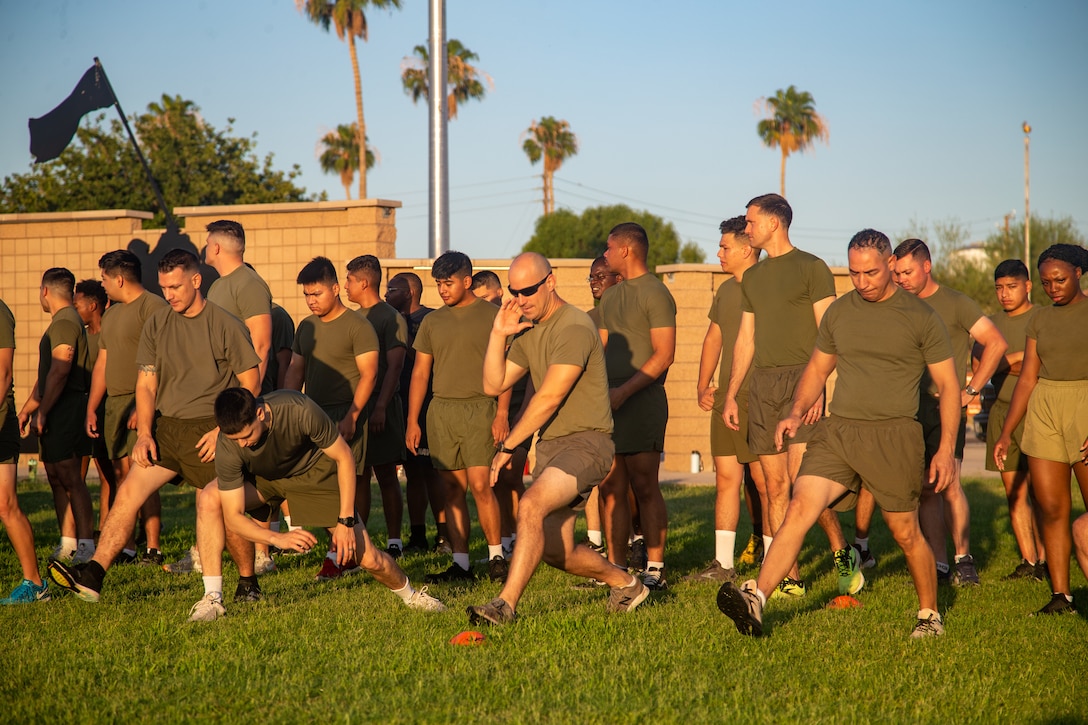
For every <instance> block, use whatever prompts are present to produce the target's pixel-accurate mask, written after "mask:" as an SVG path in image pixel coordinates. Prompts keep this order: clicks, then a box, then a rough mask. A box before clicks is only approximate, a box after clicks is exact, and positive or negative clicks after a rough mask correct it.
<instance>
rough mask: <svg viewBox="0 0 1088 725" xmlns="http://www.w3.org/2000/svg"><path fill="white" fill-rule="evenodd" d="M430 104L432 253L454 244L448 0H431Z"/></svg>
mask: <svg viewBox="0 0 1088 725" xmlns="http://www.w3.org/2000/svg"><path fill="white" fill-rule="evenodd" d="M430 8H431V11H430V31H431V32H430V39H429V43H428V44H429V49H428V52H429V53H430V57H431V65H430V69H429V72H428V78H427V87H428V89H429V92H428V93H427V105H428V108H429V111H430V114H429V115H430V141H431V143H430V147H431V163H430V170H431V184H430V187H431V189H430V225H429V226H430V229H429V231H430V256H431V258H432V259H434V258H436V257H438V256H440V255H442V254H443V253H445V252H447V251H449V248H450V175H449V168H448V164H449V153H448V150H447V143H446V142H447V138H448V130H449V129H448V124H449V107H448V106H447V105H446V73H447V69H446V63H447V61H448V58H447V55H446V2H445V0H431V3H430Z"/></svg>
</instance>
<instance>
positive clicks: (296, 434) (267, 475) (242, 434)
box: [206, 388, 445, 612]
mask: <svg viewBox="0 0 1088 725" xmlns="http://www.w3.org/2000/svg"><path fill="white" fill-rule="evenodd" d="M215 420H216V423H218V424H219V440H218V442H217V444H216V452H215V470H216V472H217V474H218V480H217V482H216V483H213V484H212V485H210V486H209V487H208V491H207V492H206V495H208V494H210V496H209V498H212V499H214V500H215V502H216V503H217V504H218V505H219V506H220V508H221V510H222V514H223V521H224V523H225V525H226V527H227V530H228V531H233V532H235V533H236V534H237V535H238V536H241V537H242V538H244V539H246V540H248V541H252V542H254V543H256V542H263V543H265V544H267V545H269V546H277V547H279V548H280V549H291V550H293V551H298V552H304V551H309V550H310V549H311V548H312V547H313V546H314V544H316V543H317V539H316V537H314V535H313V534H312V533H310V532H309V531H306V530H305V529H304V528H294V529H292V530H291V531H288V532H286V533H279V532H272V531H269V530H268V529H266V528H264V527H262V526H260V525H259V524H258V523H257V521H256V520H263V519H264V518H266V517H267V514H268V513H269V512H270V508H271V507H270V506H269V504H274V503H276V502H281V501H284V500H290V501H291V503H292V506H291V517H292V521H293V523H294V524H296V525H297V526H299V527H303V526H316V527H321V528H324V529H326V530H327V531H328V532H329V538H330V539H331V540H332V541H333V543H334V545H335V549H336V551H337V559H338V563H339V564H341V565H343V564H346V563H347V562H348V561H349V560H358V562H359V564H360V565H361V566H362V568H363V569H365V570H367V571H368V572H370V574H371V575H373V577H374V578H375V579H376V580H378V582H380V583H381V584H383V585H385V586H386V587H387V588H388V589H389V590H390V591H392V592H393V593H394V594H396V595H397V596H398V597H400V598H401V600H402V601H403V602H404V603H405V604H406V605H407V606H409V607H411V608H412V609H422V610H425V611H430V612H441V611H443V610H445V607H444V606H443V605H442V603H441V602H439V601H438V600H437V599H435V598H434V597H432V596H430V595H428V594H427V592H426V588H424V589H423V590H422V591H416V590H415V589H413V588H412V584H411V582H410V581H409V580H408V577H407V576H406V575H405V574H404V572H403V571H402V570H401V568H400V567H399V566H398V565H397V563H396V562H395V561H394V560H393V558H392V557H391V556H389V554H387V553H385V552H384V551H382V550H381V549H378V548H376V547H375V546H374V544H373V543H372V542H371V541H370V536H369V535H368V534H367V531H366V527H365V525H364V524H363V522H362V521H356V519H355V513H354V511H355V499H356V496H355V481H356V479H355V456H354V455H353V454H352V452H351V448H350V447H349V446H348V444H347V442H346V441H345V440H344V437H343V436H342V435H340V433H339V431H338V429H337V425H336V423H334V422H333V421H332V419H331V418H329V416H327V415H326V414H325V412H324V411H322V410H321V408H320V407H319V406H318V405H317V403H315V402H314V401H313V400H311V399H310V398H308V397H307V396H305V395H303V394H302V393H299V392H296V391H294V390H277V391H275V392H272V393H268V394H267V395H265V396H264V397H262V398H260V399H255V398H254V397H253V395H252V393H250V392H249V391H248V390H246V389H245V388H228V389H227V390H224V391H223V392H222V393H220V394H219V397H218V398H216V400H215ZM247 513H249V514H250V515H251V516H252V517H253V518H248V517H247V516H246V514H247ZM255 519H256V520H255Z"/></svg>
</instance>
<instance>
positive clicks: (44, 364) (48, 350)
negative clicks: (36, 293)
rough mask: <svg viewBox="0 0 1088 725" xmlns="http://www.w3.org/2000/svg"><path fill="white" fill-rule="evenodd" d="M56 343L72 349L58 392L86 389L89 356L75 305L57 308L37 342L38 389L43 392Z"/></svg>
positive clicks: (88, 379)
mask: <svg viewBox="0 0 1088 725" xmlns="http://www.w3.org/2000/svg"><path fill="white" fill-rule="evenodd" d="M60 345H70V346H71V347H72V350H73V351H74V354H73V356H72V367H71V369H70V370H69V371H68V378H67V379H66V380H65V381H64V389H63V390H62V391H61V395H67V394H69V393H73V394H82V393H86V392H87V390H88V389H89V388H90V382H91V370H90V368H89V367H88V366H87V360H88V358H89V357H90V353H89V350H88V346H87V330H86V328H84V327H83V320H82V319H80V317H79V313H78V312H76V308H75V307H71V306H69V307H64V308H62V309H59V310H57V314H55V315H53V319H52V320H51V321H50V322H49V327H47V328H46V330H45V334H44V335H42V341H41V343H40V344H39V345H38V393H39V394H40V395H45V379H46V377H47V376H48V375H49V369H50V368H51V367H52V366H53V350H55V349H56V348H57V347H58V346H60Z"/></svg>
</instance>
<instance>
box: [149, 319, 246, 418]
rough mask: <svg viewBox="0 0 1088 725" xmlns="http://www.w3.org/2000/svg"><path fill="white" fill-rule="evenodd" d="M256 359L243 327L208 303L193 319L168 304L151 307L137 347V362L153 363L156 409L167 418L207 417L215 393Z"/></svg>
mask: <svg viewBox="0 0 1088 725" xmlns="http://www.w3.org/2000/svg"><path fill="white" fill-rule="evenodd" d="M259 362H260V361H259V360H258V358H257V353H255V352H254V351H253V343H252V342H251V341H250V339H249V330H247V329H246V326H245V325H244V324H243V323H242V321H241V320H239V319H238V318H237V317H235V316H234V315H232V314H230V313H228V312H226V311H225V310H223V308H221V307H219V306H218V305H216V304H214V303H212V302H207V303H205V305H204V309H202V310H201V311H200V312H199V313H198V314H197V315H196V316H195V317H186V316H185V315H182V314H180V313H178V312H174V310H173V309H171V308H170V307H162V308H160V309H157V310H155V312H153V313H152V314H151V316H150V317H148V318H147V322H145V323H144V329H143V334H142V335H141V336H140V346H139V348H138V349H137V351H136V365H137V366H140V365H154V366H155V368H156V370H157V372H158V394H157V396H156V399H155V407H156V409H157V410H158V411H159V412H160V413H162V414H163V415H165V416H167V417H170V418H182V419H193V418H211V417H212V416H214V415H215V398H216V396H218V395H219V393H221V392H222V391H223V390H224V389H226V388H229V387H231V386H233V385H237V384H238V382H237V380H236V379H235V376H237V375H238V374H239V373H244V372H245V371H247V370H249V369H251V368H255V367H257V364H258V363H259Z"/></svg>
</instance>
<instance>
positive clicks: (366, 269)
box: [348, 254, 382, 287]
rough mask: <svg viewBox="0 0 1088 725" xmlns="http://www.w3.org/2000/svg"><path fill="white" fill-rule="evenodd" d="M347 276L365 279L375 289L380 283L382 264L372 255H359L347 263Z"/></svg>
mask: <svg viewBox="0 0 1088 725" xmlns="http://www.w3.org/2000/svg"><path fill="white" fill-rule="evenodd" d="M348 274H350V275H353V276H355V277H357V278H359V279H365V280H366V281H367V282H369V283H370V286H371V287H377V286H378V285H379V284H381V281H382V263H381V262H379V261H378V258H377V257H375V256H374V255H373V254H361V255H359V256H358V257H356V258H355V259H353V260H351V261H350V262H348Z"/></svg>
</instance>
